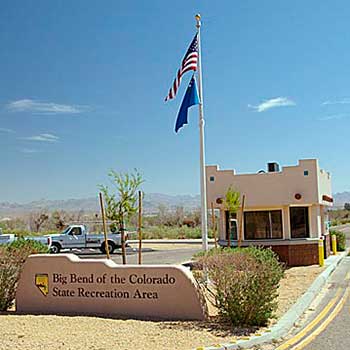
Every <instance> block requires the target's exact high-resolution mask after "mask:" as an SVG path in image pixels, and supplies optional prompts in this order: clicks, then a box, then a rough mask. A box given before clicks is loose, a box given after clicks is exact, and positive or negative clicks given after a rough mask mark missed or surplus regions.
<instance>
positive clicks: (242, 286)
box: [198, 247, 284, 326]
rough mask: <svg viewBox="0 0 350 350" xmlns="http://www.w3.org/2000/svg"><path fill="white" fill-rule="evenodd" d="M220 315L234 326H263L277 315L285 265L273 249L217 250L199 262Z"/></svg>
mask: <svg viewBox="0 0 350 350" xmlns="http://www.w3.org/2000/svg"><path fill="white" fill-rule="evenodd" d="M198 265H199V266H200V267H201V268H202V269H203V270H205V271H206V273H207V275H208V277H209V281H210V283H209V284H207V287H206V288H207V290H208V292H209V294H210V295H212V296H213V299H214V304H215V306H216V307H217V308H218V311H219V314H220V315H221V316H223V317H224V318H226V319H228V320H229V321H230V322H231V323H232V324H233V325H234V326H263V325H266V324H267V322H268V320H269V319H270V318H272V317H273V316H274V312H275V311H276V308H277V301H276V298H277V296H278V292H277V290H278V287H279V282H280V280H281V278H282V277H283V271H284V270H283V266H282V265H281V264H280V263H279V261H278V259H277V256H276V255H275V253H274V252H272V250H270V249H264V248H255V247H249V248H243V249H240V248H235V249H229V248H225V249H215V250H214V251H211V253H209V254H206V255H205V256H202V257H200V258H199V259H198Z"/></svg>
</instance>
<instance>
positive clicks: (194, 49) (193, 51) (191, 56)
mask: <svg viewBox="0 0 350 350" xmlns="http://www.w3.org/2000/svg"><path fill="white" fill-rule="evenodd" d="M197 63H198V34H196V35H195V36H194V38H193V40H192V42H191V45H190V47H189V48H188V50H187V52H186V55H185V57H184V59H183V60H182V63H181V67H180V68H179V70H178V71H177V74H176V78H175V80H174V83H173V85H172V87H171V88H170V90H169V93H168V95H167V97H166V98H165V101H168V100H172V99H173V98H175V96H176V93H177V90H178V88H179V86H180V83H181V78H182V76H183V75H184V74H185V73H186V72H188V71H190V70H194V71H195V70H197Z"/></svg>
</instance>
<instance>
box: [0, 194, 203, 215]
mask: <svg viewBox="0 0 350 350" xmlns="http://www.w3.org/2000/svg"><path fill="white" fill-rule="evenodd" d="M142 204H143V209H144V213H146V214H147V213H154V212H158V210H159V206H164V207H165V208H167V209H168V210H174V209H175V208H176V207H184V209H185V210H192V209H195V208H198V207H199V206H200V196H199V195H194V196H191V195H167V194H162V193H146V194H145V195H144V199H143V203H142ZM54 210H65V211H81V210H83V211H85V212H99V211H100V206H99V199H98V197H88V198H81V199H65V200H47V199H41V200H37V201H32V202H29V203H25V204H20V203H10V202H0V216H14V215H21V214H26V213H30V212H34V211H48V212H52V211H54Z"/></svg>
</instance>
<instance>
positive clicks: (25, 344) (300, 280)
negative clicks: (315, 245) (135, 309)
mask: <svg viewBox="0 0 350 350" xmlns="http://www.w3.org/2000/svg"><path fill="white" fill-rule="evenodd" d="M322 270H323V268H320V267H318V266H308V267H295V268H291V269H288V270H287V271H286V275H285V278H284V279H283V280H282V282H281V286H280V290H279V293H280V295H279V299H278V303H279V307H278V310H277V316H278V317H280V316H281V315H283V314H284V313H285V312H286V311H287V310H288V309H289V308H290V306H291V305H292V304H293V303H294V302H295V301H296V300H297V299H298V298H299V297H300V296H301V295H302V294H303V293H304V292H305V291H306V289H307V288H308V287H309V286H310V284H311V283H312V281H313V280H314V278H315V277H316V276H317V275H318V274H319V273H320V272H321V271H322ZM210 313H211V315H212V316H211V318H210V320H209V321H206V322H152V321H138V320H118V319H104V318H97V317H66V316H30V315H16V314H15V313H14V312H8V313H7V314H0V350H5V349H6V350H8V349H21V350H27V349H45V350H51V349H52V350H53V349H75V350H83V349H84V350H85V349H91V350H105V349H106V350H107V349H118V350H130V349H145V350H148V349H152V350H164V349H172V350H190V349H194V348H196V347H201V346H210V345H215V344H219V343H225V342H230V341H233V340H237V337H239V336H244V335H246V334H247V330H244V329H239V330H238V329H236V330H235V331H232V330H231V329H230V327H229V326H228V325H226V324H223V323H219V322H218V321H217V319H216V317H215V316H213V315H214V314H215V310H214V309H213V308H210ZM257 331H258V332H262V331H264V329H260V330H257Z"/></svg>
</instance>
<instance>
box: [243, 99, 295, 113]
mask: <svg viewBox="0 0 350 350" xmlns="http://www.w3.org/2000/svg"><path fill="white" fill-rule="evenodd" d="M295 105H296V103H295V102H294V101H292V100H290V99H288V98H287V97H276V98H271V99H269V100H266V101H264V102H262V103H260V104H259V105H257V106H252V105H248V107H250V108H253V109H255V110H256V111H257V112H264V111H267V110H268V109H271V108H276V107H285V106H295Z"/></svg>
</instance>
